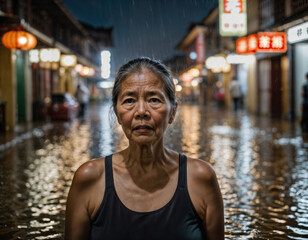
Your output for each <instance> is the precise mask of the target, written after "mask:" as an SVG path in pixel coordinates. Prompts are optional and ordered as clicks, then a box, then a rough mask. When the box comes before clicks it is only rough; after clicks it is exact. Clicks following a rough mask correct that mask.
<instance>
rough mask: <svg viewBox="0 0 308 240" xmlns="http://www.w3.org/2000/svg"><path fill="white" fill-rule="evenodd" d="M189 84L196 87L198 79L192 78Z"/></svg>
mask: <svg viewBox="0 0 308 240" xmlns="http://www.w3.org/2000/svg"><path fill="white" fill-rule="evenodd" d="M190 84H191V86H192V87H197V86H198V84H199V80H198V79H194V80H192V81H191V83H190Z"/></svg>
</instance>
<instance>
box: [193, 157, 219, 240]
mask: <svg viewBox="0 0 308 240" xmlns="http://www.w3.org/2000/svg"><path fill="white" fill-rule="evenodd" d="M188 173H189V174H190V176H189V178H188V187H189V193H190V196H191V199H192V201H193V204H194V206H195V208H196V210H197V212H198V213H199V215H200V217H201V219H202V220H203V226H204V231H205V233H206V239H209V240H211V239H215V240H222V239H224V207H223V200H222V196H221V192H220V188H219V184H218V181H217V178H216V174H215V172H214V170H213V168H212V167H211V166H210V165H209V164H208V163H206V162H204V161H201V160H196V159H190V166H189V165H188ZM191 175H192V177H191Z"/></svg>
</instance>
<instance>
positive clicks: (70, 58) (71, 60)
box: [60, 55, 77, 67]
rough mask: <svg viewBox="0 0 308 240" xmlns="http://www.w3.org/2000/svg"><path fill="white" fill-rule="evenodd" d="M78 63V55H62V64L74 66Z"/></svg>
mask: <svg viewBox="0 0 308 240" xmlns="http://www.w3.org/2000/svg"><path fill="white" fill-rule="evenodd" d="M76 63H77V57H76V56H75V55H62V56H61V60H60V65H61V66H63V67H73V66H75V65H76Z"/></svg>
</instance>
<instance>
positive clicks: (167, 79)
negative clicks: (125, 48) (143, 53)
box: [112, 57, 176, 110]
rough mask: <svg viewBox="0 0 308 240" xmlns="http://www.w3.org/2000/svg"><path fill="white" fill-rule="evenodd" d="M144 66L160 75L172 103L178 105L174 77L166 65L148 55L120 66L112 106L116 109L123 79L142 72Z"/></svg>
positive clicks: (113, 90)
mask: <svg viewBox="0 0 308 240" xmlns="http://www.w3.org/2000/svg"><path fill="white" fill-rule="evenodd" d="M144 68H146V69H148V70H150V71H151V72H152V73H153V74H155V75H156V76H157V77H159V79H160V80H161V81H162V83H163V88H164V90H165V92H166V93H167V96H168V98H169V100H170V102H171V104H172V105H173V107H174V106H175V105H176V98H175V86H174V83H173V78H172V75H171V73H170V72H169V70H168V69H167V68H166V66H165V65H164V64H162V63H161V62H159V61H157V60H153V59H151V58H148V57H139V58H136V59H133V60H131V61H129V62H127V63H126V64H124V65H123V66H122V67H120V69H119V71H118V72H117V74H116V77H115V81H114V86H113V89H112V106H113V109H114V110H115V109H116V105H117V101H118V96H119V92H120V90H121V85H122V83H123V81H124V80H125V79H126V78H127V77H129V76H130V75H132V74H134V73H138V72H141V71H142V69H144Z"/></svg>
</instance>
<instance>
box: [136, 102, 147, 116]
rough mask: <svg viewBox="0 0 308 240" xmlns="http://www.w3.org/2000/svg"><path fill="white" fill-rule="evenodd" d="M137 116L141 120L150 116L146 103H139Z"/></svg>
mask: <svg viewBox="0 0 308 240" xmlns="http://www.w3.org/2000/svg"><path fill="white" fill-rule="evenodd" d="M136 115H137V117H140V118H144V117H148V116H149V112H148V110H147V106H146V103H145V102H144V101H138V104H137V111H136Z"/></svg>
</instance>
